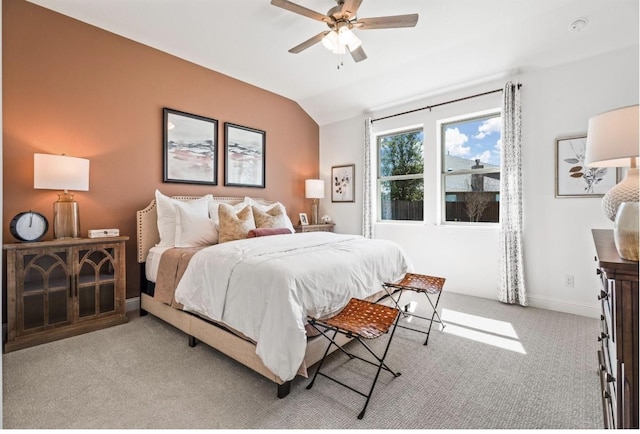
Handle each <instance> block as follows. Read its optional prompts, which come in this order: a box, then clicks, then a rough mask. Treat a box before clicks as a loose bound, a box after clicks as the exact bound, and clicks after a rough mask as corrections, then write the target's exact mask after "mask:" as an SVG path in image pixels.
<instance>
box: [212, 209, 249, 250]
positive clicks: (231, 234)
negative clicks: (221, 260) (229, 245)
mask: <svg viewBox="0 0 640 434" xmlns="http://www.w3.org/2000/svg"><path fill="white" fill-rule="evenodd" d="M218 219H219V227H218V232H219V233H220V241H219V242H221V243H226V242H227V241H234V240H243V239H245V238H247V234H248V233H249V231H250V230H251V229H255V228H256V223H255V220H254V219H253V212H252V210H251V205H247V206H245V207H244V208H242V209H241V210H240V211H238V212H237V213H236V212H235V210H234V209H233V207H232V206H231V205H227V204H226V203H221V204H220V206H219V207H218Z"/></svg>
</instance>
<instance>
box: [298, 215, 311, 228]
mask: <svg viewBox="0 0 640 434" xmlns="http://www.w3.org/2000/svg"><path fill="white" fill-rule="evenodd" d="M299 215H300V224H301V225H302V226H307V225H308V224H309V219H308V218H307V213H304V212H301V213H300V214H299Z"/></svg>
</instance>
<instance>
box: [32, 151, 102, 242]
mask: <svg viewBox="0 0 640 434" xmlns="http://www.w3.org/2000/svg"><path fill="white" fill-rule="evenodd" d="M33 188H37V189H48V190H63V191H62V192H61V193H58V201H57V202H54V203H53V237H54V238H55V239H61V238H80V211H79V208H78V202H76V201H75V200H74V199H73V193H71V192H69V190H76V191H89V160H87V159H85V158H76V157H69V156H67V155H51V154H34V155H33Z"/></svg>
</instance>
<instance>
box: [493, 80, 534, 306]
mask: <svg viewBox="0 0 640 434" xmlns="http://www.w3.org/2000/svg"><path fill="white" fill-rule="evenodd" d="M521 129H522V119H521V111H520V84H519V83H517V82H516V83H512V82H508V83H507V84H506V85H505V87H504V91H503V107H502V167H501V175H500V259H501V267H500V286H499V288H498V299H499V300H500V301H502V302H504V303H510V304H516V303H517V304H520V305H522V306H526V305H527V296H526V293H525V284H524V261H523V254H522V253H523V252H522V132H521Z"/></svg>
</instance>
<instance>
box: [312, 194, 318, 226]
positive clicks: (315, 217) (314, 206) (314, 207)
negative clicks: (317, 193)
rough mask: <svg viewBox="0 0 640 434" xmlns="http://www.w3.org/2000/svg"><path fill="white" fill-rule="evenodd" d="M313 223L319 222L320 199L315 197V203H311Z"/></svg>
mask: <svg viewBox="0 0 640 434" xmlns="http://www.w3.org/2000/svg"><path fill="white" fill-rule="evenodd" d="M311 224H312V225H317V224H318V199H313V203H312V204H311Z"/></svg>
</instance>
